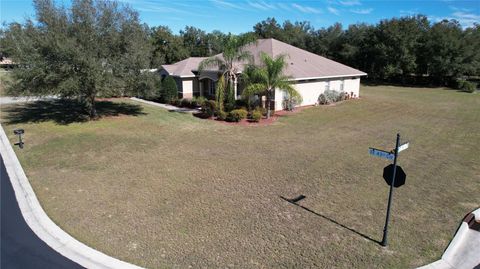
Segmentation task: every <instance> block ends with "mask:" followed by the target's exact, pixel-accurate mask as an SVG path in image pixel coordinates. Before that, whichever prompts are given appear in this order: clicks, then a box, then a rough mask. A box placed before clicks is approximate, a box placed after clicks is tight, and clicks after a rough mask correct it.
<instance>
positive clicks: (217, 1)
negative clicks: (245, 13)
mask: <svg viewBox="0 0 480 269" xmlns="http://www.w3.org/2000/svg"><path fill="white" fill-rule="evenodd" d="M210 2H211V3H212V4H214V5H215V6H217V7H220V8H227V9H242V10H245V8H244V7H242V6H240V5H237V4H235V3H232V2H229V1H223V0H210Z"/></svg>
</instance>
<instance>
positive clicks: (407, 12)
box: [400, 8, 420, 16]
mask: <svg viewBox="0 0 480 269" xmlns="http://www.w3.org/2000/svg"><path fill="white" fill-rule="evenodd" d="M419 13H420V12H418V8H414V9H409V10H400V15H408V16H413V15H416V14H419Z"/></svg>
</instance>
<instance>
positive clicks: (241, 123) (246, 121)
mask: <svg viewBox="0 0 480 269" xmlns="http://www.w3.org/2000/svg"><path fill="white" fill-rule="evenodd" d="M309 107H312V106H302V107H296V108H295V110H293V111H286V110H281V111H277V112H275V114H274V115H271V116H270V118H269V119H267V118H265V117H262V119H261V120H260V122H253V121H251V120H250V119H243V120H241V121H239V122H228V121H222V120H217V119H215V118H213V117H212V118H203V119H206V120H213V121H216V122H218V123H221V124H225V125H234V126H265V125H270V124H272V123H274V122H276V121H277V120H278V119H279V118H281V117H287V116H289V115H293V114H296V113H298V112H300V111H302V110H304V109H306V108H309ZM194 116H196V117H198V118H202V117H201V116H200V115H198V114H194Z"/></svg>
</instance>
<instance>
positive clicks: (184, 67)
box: [162, 57, 207, 77]
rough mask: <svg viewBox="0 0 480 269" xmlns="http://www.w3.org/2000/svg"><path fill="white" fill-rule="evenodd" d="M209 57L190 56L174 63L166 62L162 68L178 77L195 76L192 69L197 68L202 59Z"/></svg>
mask: <svg viewBox="0 0 480 269" xmlns="http://www.w3.org/2000/svg"><path fill="white" fill-rule="evenodd" d="M204 59H207V57H190V58H187V59H185V60H182V61H180V62H176V63H174V64H164V65H162V68H163V69H165V70H166V71H167V72H168V74H169V75H170V76H177V77H193V76H195V74H193V73H192V70H196V69H197V68H198V65H199V64H200V62H201V61H203V60H204Z"/></svg>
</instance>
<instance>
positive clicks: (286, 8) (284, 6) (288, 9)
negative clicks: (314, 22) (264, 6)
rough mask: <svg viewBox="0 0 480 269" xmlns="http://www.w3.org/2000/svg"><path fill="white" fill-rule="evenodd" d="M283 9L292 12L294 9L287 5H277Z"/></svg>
mask: <svg viewBox="0 0 480 269" xmlns="http://www.w3.org/2000/svg"><path fill="white" fill-rule="evenodd" d="M277 5H278V6H279V7H280V8H281V9H283V10H287V11H291V10H292V9H291V8H289V7H288V6H287V4H285V3H278V4H277Z"/></svg>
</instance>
